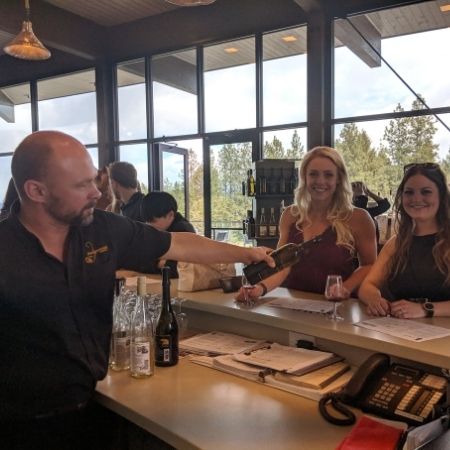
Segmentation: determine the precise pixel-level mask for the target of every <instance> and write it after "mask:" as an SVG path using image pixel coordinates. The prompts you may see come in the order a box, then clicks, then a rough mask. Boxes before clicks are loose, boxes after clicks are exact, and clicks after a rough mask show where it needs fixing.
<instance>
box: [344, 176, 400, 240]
mask: <svg viewBox="0 0 450 450" xmlns="http://www.w3.org/2000/svg"><path fill="white" fill-rule="evenodd" d="M352 191H353V205H354V206H356V207H357V208H362V209H365V210H366V211H367V212H368V213H369V214H370V215H371V217H372V219H373V220H374V221H375V232H376V235H377V243H378V242H379V241H380V231H379V229H378V222H377V221H376V220H375V217H377V216H379V215H380V214H383V213H385V212H386V211H388V210H389V208H390V207H391V204H390V203H389V200H388V199H387V198H381V197H380V196H379V195H376V194H374V193H373V192H372V191H370V190H369V188H368V187H367V186H366V185H365V184H364V183H363V182H362V181H354V182H352ZM369 198H371V199H372V200H374V201H375V202H376V203H377V206H367V204H368V202H369Z"/></svg>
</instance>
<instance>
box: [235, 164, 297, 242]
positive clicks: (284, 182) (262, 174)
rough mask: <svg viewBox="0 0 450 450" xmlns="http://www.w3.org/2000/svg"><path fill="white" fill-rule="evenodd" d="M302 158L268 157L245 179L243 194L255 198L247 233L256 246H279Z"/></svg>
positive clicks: (246, 224) (245, 226)
mask: <svg viewBox="0 0 450 450" xmlns="http://www.w3.org/2000/svg"><path fill="white" fill-rule="evenodd" d="M297 163H298V161H296V160H292V159H264V160H261V161H256V162H255V163H253V166H252V168H251V169H249V170H248V171H247V179H246V180H244V181H243V182H242V193H243V194H244V195H247V196H249V197H252V198H253V202H252V209H251V210H248V211H247V217H246V218H245V219H244V220H243V229H244V234H245V235H246V236H247V239H249V240H255V241H256V245H264V246H266V247H272V248H275V247H276V244H277V242H278V237H279V233H278V222H279V220H280V216H281V214H282V212H283V209H284V208H286V207H287V206H289V205H290V204H292V202H293V199H294V195H293V194H294V189H295V188H296V186H297V182H298V175H297V174H298V166H297Z"/></svg>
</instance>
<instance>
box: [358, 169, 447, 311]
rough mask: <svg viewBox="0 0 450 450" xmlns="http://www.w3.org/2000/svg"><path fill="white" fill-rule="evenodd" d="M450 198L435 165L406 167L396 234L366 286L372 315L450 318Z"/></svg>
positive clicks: (396, 208) (362, 295)
mask: <svg viewBox="0 0 450 450" xmlns="http://www.w3.org/2000/svg"><path fill="white" fill-rule="evenodd" d="M449 203H450V197H449V192H448V188H447V181H446V178H445V175H444V173H443V172H442V170H441V169H440V167H439V166H438V165H437V164H434V163H413V164H408V165H407V166H405V173H404V176H403V179H402V181H401V183H400V186H399V187H398V190H397V193H396V195H395V201H394V212H395V214H396V231H397V233H396V234H395V235H394V236H393V237H392V238H391V239H390V240H389V241H388V242H387V243H386V244H385V245H384V247H383V249H382V250H381V252H380V255H379V256H378V259H377V261H376V263H375V264H374V266H373V267H372V270H371V271H370V273H369V275H368V276H367V278H366V279H365V280H364V283H363V284H362V286H361V289H360V292H359V297H360V300H361V301H362V302H363V303H364V304H365V305H366V306H367V311H368V313H369V314H371V315H374V316H386V315H388V314H390V315H392V316H394V317H399V318H402V319H410V318H418V317H432V316H433V315H434V316H450V205H449Z"/></svg>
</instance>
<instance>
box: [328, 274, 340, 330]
mask: <svg viewBox="0 0 450 450" xmlns="http://www.w3.org/2000/svg"><path fill="white" fill-rule="evenodd" d="M325 298H326V299H327V300H329V301H330V302H333V303H334V308H333V312H332V314H331V316H330V320H334V321H338V320H344V318H343V317H342V316H340V315H339V314H338V312H337V307H338V303H339V302H340V301H342V300H343V298H344V285H343V284H342V277H341V276H340V275H328V276H327V283H326V285H325Z"/></svg>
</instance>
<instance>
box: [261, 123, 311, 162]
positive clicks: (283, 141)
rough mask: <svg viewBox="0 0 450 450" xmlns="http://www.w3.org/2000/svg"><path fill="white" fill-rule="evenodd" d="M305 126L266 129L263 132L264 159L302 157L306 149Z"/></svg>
mask: <svg viewBox="0 0 450 450" xmlns="http://www.w3.org/2000/svg"><path fill="white" fill-rule="evenodd" d="M306 132H307V129H306V128H293V129H289V130H276V131H266V132H265V133H264V134H263V136H264V137H263V139H264V147H263V155H264V156H263V157H264V159H302V158H303V155H304V154H305V152H306V151H307V147H306V139H307V137H306Z"/></svg>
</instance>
